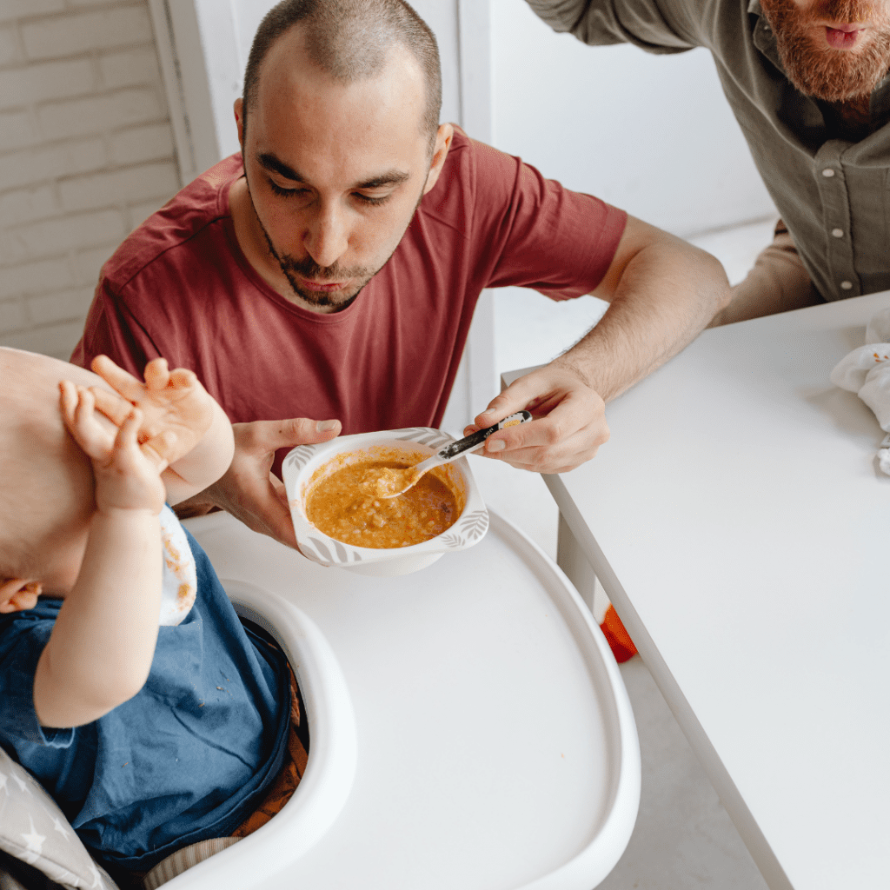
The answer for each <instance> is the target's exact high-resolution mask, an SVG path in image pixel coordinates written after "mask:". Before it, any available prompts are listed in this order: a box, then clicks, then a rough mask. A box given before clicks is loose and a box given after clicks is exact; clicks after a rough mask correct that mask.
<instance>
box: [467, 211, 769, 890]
mask: <svg viewBox="0 0 890 890" xmlns="http://www.w3.org/2000/svg"><path fill="white" fill-rule="evenodd" d="M773 224H774V220H766V221H763V222H758V223H754V224H751V225H747V226H742V227H739V228H736V229H730V230H726V231H722V232H714V233H709V234H707V235H703V236H701V237H699V238H695V239H692V240H693V241H694V243H696V244H698V245H699V246H700V247H703V248H704V249H705V250H708V251H710V252H711V253H713V254H714V255H715V256H717V257H718V258H719V259H720V260H721V261H722V262H723V264H724V266H725V267H726V270H727V274H728V276H729V279H730V281H731V282H732V283H736V282H737V281H739V280H741V278H743V277H744V275H745V273H746V272H747V269H748V268H749V267H750V266H751V264H752V263H753V261H754V257H755V256H756V254H757V252H758V251H759V250H760V249H761V248H762V247H763V246H765V245H766V244H767V243H768V241H769V240H770V238H771V235H772V228H773ZM496 300H497V302H496V330H497V365H498V371H499V372H501V371H506V370H510V369H513V368H519V367H526V366H528V365H532V364H537V363H540V362H545V361H548V360H549V359H551V358H553V357H554V356H555V355H558V354H559V353H560V352H562V351H564V350H565V349H566V348H568V347H569V346H571V345H572V344H573V343H574V342H575V341H576V340H578V339H579V338H580V337H581V336H582V335H583V333H584V332H585V331H586V330H588V329H589V328H590V327H591V325H592V324H594V323H595V322H596V320H597V319H598V318H599V315H600V314H601V311H602V305H598V304H599V301H597V300H594V299H591V300H576V301H569V302H566V303H559V304H553V303H552V302H551V301H549V300H547V299H546V298H544V297H541V296H540V295H539V294H536V293H532V292H527V291H515V290H511V291H510V293H504V292H501V293H498V294H497V296H496ZM471 461H472V463H471V466H472V469H473V474H474V475H475V476H476V478H477V481H478V483H479V485H480V488H481V489H482V493H483V495H484V497H485V499H486V502H487V503H488V504H490V505H491V506H492V507H493V508H494V509H495V510H497V511H498V512H499V513H500V514H501V515H502V516H504V517H506V518H508V519H509V520H510V521H512V522H513V523H514V524H515V525H517V526H519V528H521V529H522V530H523V531H524V532H525V533H526V534H527V535H528V536H529V537H530V538H531V539H532V540H533V541H535V542H536V543H537V544H538V545H539V546H540V547H541V548H542V549H543V550H544V551H545V552H546V553H548V554H549V555H550V556H551V557H555V555H556V521H557V510H556V505H555V504H554V502H553V500H552V498H551V497H550V493H549V492H548V490H547V487H546V486H545V484H544V482H543V480H542V479H541V478H540V476H536V475H532V474H527V473H520V472H517V471H515V470H512V469H511V468H510V467H507V466H504V465H501V464H498V463H497V462H495V461H490V460H485V459H484V458H480V457H475V456H471ZM620 670H621V674H622V677H623V678H624V682H625V685H626V687H627V691H628V694H629V696H630V700H631V704H632V705H633V710H634V716H635V718H636V722H637V729H638V732H639V736H640V745H641V749H642V759H643V784H642V798H641V803H640V813H639V816H638V819H637V824H636V827H635V829H634V833H633V836H632V838H631V841H630V844H629V846H628V848H627V850H626V851H625V854H624V856H623V857H622V859H621V860H620V862H619V863H618V865H617V866H616V868H615V869H614V871H613V872H612V873H611V874H610V875H609V877H608V878H607V879H606V880H605V881H604V882H603V883H602V884H600V888H601V890H698V888H705V887H708V888H713V887H719V888H720V890H765V888H766V882H765V881H764V880H763V878H762V877H761V875H760V872H759V871H758V870H757V867H756V866H755V865H754V862H753V860H752V859H751V857H750V855H749V854H748V851H747V849H746V847H745V845H744V844H743V843H742V840H741V838H740V837H739V835H738V833H737V832H736V830H735V827H734V826H733V824H732V822H731V821H730V819H729V816H728V815H727V814H726V811H725V810H724V809H723V806H722V805H721V803H720V801H719V799H718V797H717V794H716V792H715V791H714V789H713V787H712V785H711V783H710V782H709V780H708V778H707V776H706V775H705V773H704V771H703V770H702V768H701V766H700V765H699V763H698V761H697V759H696V757H695V755H694V754H693V753H692V750H691V748H690V747H689V744H688V743H687V741H686V738H685V736H684V735H683V733H682V731H681V730H680V727H679V726H678V725H677V722H676V720H674V718H673V715H672V714H671V711H670V709H669V708H668V706H667V703H666V702H665V700H664V698H663V697H662V696H661V693H660V692H659V690H658V687H657V686H656V685H655V682H654V680H653V679H652V675H651V674H650V673H649V671H648V670H647V669H646V666H645V665H644V664H643V663H642V661H641V660H640V658H639V656H637V657H634V658H632V659H631V660H630V661H629V662H626V663H625V664H623V665H621V667H620Z"/></svg>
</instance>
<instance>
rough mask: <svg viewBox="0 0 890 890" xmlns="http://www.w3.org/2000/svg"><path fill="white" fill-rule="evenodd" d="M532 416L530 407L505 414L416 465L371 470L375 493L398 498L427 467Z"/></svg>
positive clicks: (469, 448)
mask: <svg viewBox="0 0 890 890" xmlns="http://www.w3.org/2000/svg"><path fill="white" fill-rule="evenodd" d="M531 419H532V416H531V414H530V413H529V412H528V411H518V412H517V413H516V414H511V415H510V416H509V417H505V418H504V419H503V420H501V421H500V422H498V423H496V424H495V425H494V426H490V427H487V428H486V429H484V430H477V431H476V432H475V433H471V434H470V435H469V436H466V437H464V438H463V439H459V440H458V441H457V442H452V443H451V444H450V445H446V446H445V447H444V448H440V449H439V451H437V452H436V453H435V454H434V455H433V456H432V457H428V458H427V459H426V460H424V461H421V462H420V463H419V464H415V465H414V466H413V467H405V469H403V470H399V469H394V468H391V467H385V468H383V469H380V470H370V471H369V476H368V482H369V484H370V487H372V488H373V491H374V494H376V496H377V497H380V498H394V497H396V496H397V495H400V494H403V493H404V492H406V491H407V490H408V489H409V488H411V487H412V486H413V485H416V484H417V481H418V480H419V479H420V477H421V476H422V475H423V474H424V473H425V472H426V471H427V470H431V469H432V468H433V467H439V466H441V465H442V464H448V463H451V461H453V460H457V458H459V457H460V456H461V455H462V454H467V453H468V452H470V451H475V450H476V449H478V448H479V447H481V446H482V445H483V444H484V443H485V440H486V439H487V438H488V437H489V436H490V435H491V434H492V433H494V432H497V430H502V429H505V428H506V427H508V426H516V425H517V424H520V423H527V422H528V421H529V420H531ZM372 473H373V474H374V475H373V477H371V475H370V474H372Z"/></svg>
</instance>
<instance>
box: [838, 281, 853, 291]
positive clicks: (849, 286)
mask: <svg viewBox="0 0 890 890" xmlns="http://www.w3.org/2000/svg"><path fill="white" fill-rule="evenodd" d="M841 289H842V290H853V282H852V281H842V282H841Z"/></svg>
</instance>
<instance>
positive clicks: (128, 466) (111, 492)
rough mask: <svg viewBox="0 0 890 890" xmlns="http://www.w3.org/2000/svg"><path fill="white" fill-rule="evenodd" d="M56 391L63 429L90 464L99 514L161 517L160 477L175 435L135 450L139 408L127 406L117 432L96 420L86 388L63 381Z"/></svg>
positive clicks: (163, 493)
mask: <svg viewBox="0 0 890 890" xmlns="http://www.w3.org/2000/svg"><path fill="white" fill-rule="evenodd" d="M59 390H60V392H61V397H60V400H59V401H60V407H61V411H62V419H63V420H64V422H65V426H66V427H67V429H68V431H69V432H70V433H71V435H72V436H73V437H74V440H75V441H76V442H77V444H78V445H79V446H80V447H81V449H83V451H84V453H85V454H86V455H87V456H88V457H89V458H90V460H91V461H92V463H93V475H94V476H95V478H96V507H97V508H98V509H99V511H100V512H103V511H107V510H150V511H151V512H153V513H160V512H161V508H162V507H163V506H164V501H165V498H166V490H165V488H164V483H163V482H162V481H161V475H160V474H161V473H162V472H163V471H164V469H165V468H166V466H167V463H168V460H167V458H166V456H165V453H166V452H167V451H169V450H170V449H171V448H172V446H173V445H174V443H175V434H174V433H172V432H169V431H167V432H164V433H161V434H160V435H159V436H157V437H155V438H154V439H153V440H152V441H151V442H146V443H144V444H142V445H141V446H140V444H139V442H138V441H137V433H138V431H139V429H140V427H141V425H142V424H143V421H144V418H143V416H142V412H141V411H140V410H139V409H138V408H133V407H132V406H130V410H129V414H128V415H127V416H126V417H125V418H123V420H122V422H121V423H120V425H119V428H117V429H115V428H113V427H111V428H109V426H108V425H107V424H103V423H100V419H99V418H98V417H97V416H96V400H95V398H94V396H93V392H92V391H91V390H90V389H87V388H86V387H83V386H75V385H74V384H73V383H71V382H70V381H68V380H63V381H62V382H61V383H60V384H59Z"/></svg>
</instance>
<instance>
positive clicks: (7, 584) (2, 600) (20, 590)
mask: <svg viewBox="0 0 890 890" xmlns="http://www.w3.org/2000/svg"><path fill="white" fill-rule="evenodd" d="M42 592H43V587H42V586H41V584H40V582H39V581H29V580H28V579H26V578H5V579H4V580H2V581H0V615H8V614H10V613H11V612H24V611H25V610H26V609H33V608H34V606H36V605H37V597H39V596H40V594H41V593H42Z"/></svg>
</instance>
